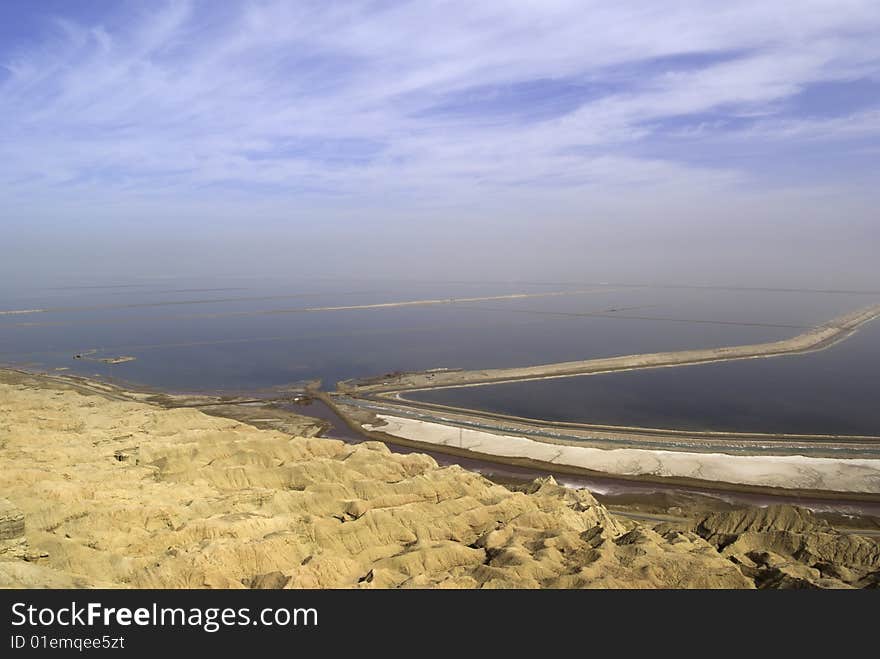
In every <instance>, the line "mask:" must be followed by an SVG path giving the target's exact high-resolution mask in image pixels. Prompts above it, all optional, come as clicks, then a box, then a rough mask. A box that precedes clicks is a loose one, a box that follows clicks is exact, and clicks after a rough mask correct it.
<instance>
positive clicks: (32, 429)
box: [0, 384, 880, 588]
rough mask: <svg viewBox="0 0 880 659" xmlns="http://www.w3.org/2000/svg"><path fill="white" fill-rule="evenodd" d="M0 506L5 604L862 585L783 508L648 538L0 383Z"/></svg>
mask: <svg viewBox="0 0 880 659" xmlns="http://www.w3.org/2000/svg"><path fill="white" fill-rule="evenodd" d="M0 497H2V498H3V499H5V500H2V499H0V586H6V587H15V586H25V587H27V586H42V587H62V586H85V587H89V586H105V585H106V586H120V587H172V588H194V587H319V586H324V587H397V586H403V587H426V586H431V587H434V586H438V587H478V586H486V587H731V588H732V587H753V586H755V585H759V586H768V585H769V586H787V585H814V586H847V585H856V586H860V585H870V584H873V583H876V582H877V580H878V576H877V575H880V553H878V551H877V543H876V542H874V541H872V540H868V539H864V538H859V537H856V536H846V535H842V534H839V533H837V532H835V531H833V530H832V529H830V528H826V527H823V526H821V525H819V524H817V523H815V520H812V519H811V518H810V516H809V514H808V513H806V512H803V511H799V510H797V509H792V508H785V509H783V510H782V511H781V512H778V513H777V512H774V513H773V514H772V515H770V519H769V521H768V519H766V518H765V517H766V515H765V517H760V515H758V516H755V515H753V518H749V517H748V515H749V514H751V513H749V512H748V511H745V512H742V513H738V512H734V513H725V514H726V515H728V517H724V516H723V515H722V516H721V517H718V516H717V515H716V516H714V517H712V518H707V519H705V520H703V521H702V522H701V525H699V526H694V527H693V528H690V529H687V528H673V527H668V526H667V527H662V528H661V527H658V528H657V529H656V530H654V529H650V528H647V527H643V526H638V525H636V524H635V523H634V522H627V523H623V522H621V521H618V520H617V519H615V518H613V517H612V516H611V515H609V514H608V512H607V511H606V510H605V509H604V508H603V507H602V506H600V505H599V504H597V503H596V501H595V499H593V497H592V496H591V495H590V494H589V493H588V492H586V491H584V490H578V491H575V490H567V489H564V488H561V487H559V486H557V485H556V484H555V483H554V482H552V480H548V481H542V482H536V483H535V484H534V486H533V487H532V488H531V492H530V493H525V492H514V491H511V490H508V489H506V488H505V487H502V486H500V485H496V484H493V483H491V482H490V481H488V480H486V479H485V478H483V477H481V476H479V475H477V474H474V473H470V472H467V471H464V470H462V469H460V468H458V467H448V468H438V466H437V465H436V463H435V462H434V461H433V459H431V458H430V457H427V456H424V455H419V454H407V455H400V454H391V453H390V452H389V451H388V449H387V448H386V447H385V446H384V445H382V444H379V443H375V442H368V443H365V444H360V445H355V446H353V445H347V444H344V443H342V442H340V441H335V440H327V439H319V438H297V437H292V436H290V435H287V434H284V433H282V432H278V431H274V430H259V429H257V428H254V427H253V426H250V425H246V424H244V423H241V422H238V421H234V420H230V419H226V418H217V417H212V416H208V415H205V414H203V413H201V412H199V411H196V410H192V409H176V410H165V409H161V408H159V407H155V406H152V405H148V404H144V403H138V402H129V401H124V400H111V399H108V398H106V397H103V396H98V395H82V394H81V393H78V392H75V391H70V390H57V389H46V388H40V387H38V386H36V385H34V384H0ZM22 516H23V522H24V525H23V527H22V524H21V521H22ZM731 516H732V517H731ZM768 534H769V535H768ZM768 538H769V539H768ZM737 543H739V544H737ZM731 547H734V549H730V548H731ZM808 550H809V551H808ZM795 556H797V557H799V559H795ZM804 557H806V558H804Z"/></svg>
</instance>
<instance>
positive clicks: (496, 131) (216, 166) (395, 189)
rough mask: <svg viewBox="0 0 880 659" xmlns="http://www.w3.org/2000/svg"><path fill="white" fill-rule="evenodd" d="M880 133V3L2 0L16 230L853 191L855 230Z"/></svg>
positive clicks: (846, 196) (8, 204)
mask: <svg viewBox="0 0 880 659" xmlns="http://www.w3.org/2000/svg"><path fill="white" fill-rule="evenodd" d="M661 5H662V6H661ZM878 155H880V3H878V2H876V1H875V0H834V1H826V2H819V1H811V0H797V1H790V0H776V1H774V2H766V1H760V2H749V1H744V2H736V3H717V2H664V3H657V2H653V1H646V2H635V1H629V2H613V3H609V2H587V1H579V2H555V1H541V2H522V1H521V2H509V3H505V2H491V1H490V2H481V3H472V2H429V1H426V2H413V3H408V2H392V1H377V2H345V3H326V2H293V1H289V2H271V1H265V2H260V1H253V2H240V3H235V2H228V3H227V2H224V3H218V2H205V1H198V0H193V1H190V2H187V1H181V2H166V3H163V2H133V1H128V2H125V1H123V2H113V1H95V2H87V1H85V0H81V1H77V2H67V1H64V0H51V1H49V0H44V1H42V2H34V1H28V0H4V1H3V2H2V3H0V205H2V207H3V208H5V209H6V210H5V211H0V212H3V213H5V214H6V216H7V221H8V222H9V223H10V226H12V225H13V223H15V226H17V227H19V228H20V230H21V231H23V232H24V231H26V230H33V227H35V226H41V227H43V228H45V227H46V226H51V227H61V228H65V227H67V228H69V227H77V228H78V229H82V228H83V227H89V226H92V223H101V222H103V223H105V225H106V226H113V225H114V223H115V225H116V226H137V225H139V224H142V223H143V222H145V221H146V220H147V218H150V217H153V218H157V217H162V218H166V221H168V222H171V221H173V222H176V223H184V224H185V225H186V226H189V227H195V226H202V225H204V224H206V223H213V224H214V225H217V226H220V225H223V224H224V222H225V223H227V224H229V223H235V222H237V221H240V220H241V219H242V216H243V214H247V215H248V217H249V218H251V220H250V221H252V222H255V223H256V224H257V225H261V226H262V225H265V226H270V225H271V226H276V227H277V226H284V225H287V224H290V223H295V222H306V221H310V222H314V221H323V222H327V223H329V224H331V225H332V224H333V223H334V222H336V223H340V222H341V223H343V224H342V225H339V224H337V225H333V226H337V228H339V227H340V226H342V227H343V228H348V227H349V226H350V227H351V228H354V229H357V226H359V225H358V224H357V223H360V225H361V226H370V227H372V228H373V229H376V228H382V227H383V226H384V225H383V224H382V222H384V221H386V220H387V221H388V222H391V223H392V224H393V223H394V222H397V223H398V224H396V225H393V226H395V227H398V228H399V227H400V226H405V225H406V226H408V224H407V223H410V222H423V223H431V226H432V227H433V228H432V229H430V230H433V231H435V233H436V231H437V229H436V223H437V222H441V221H442V222H454V221H455V220H453V219H450V218H453V217H455V218H459V219H460V218H467V222H468V225H467V226H469V227H473V226H474V223H476V224H478V225H480V224H481V223H484V226H481V227H477V229H476V232H477V233H479V232H480V231H485V232H486V233H487V234H488V233H491V231H495V230H496V229H497V228H498V227H499V226H507V225H505V224H504V223H505V222H509V223H510V225H509V226H512V227H514V226H516V222H526V223H527V222H529V221H538V220H539V219H540V218H545V219H546V218H548V217H550V216H552V223H555V224H554V225H553V226H554V227H555V229H554V230H555V231H560V232H562V231H565V232H570V231H571V230H572V228H573V227H580V228H581V229H583V230H584V231H587V230H588V229H589V227H596V230H597V231H598V232H599V233H600V234H601V232H602V231H605V232H606V233H607V232H608V231H610V230H611V228H613V227H614V226H617V227H619V226H621V222H625V223H627V226H632V227H642V226H644V225H646V224H656V223H662V222H664V221H668V220H669V218H670V217H671V216H675V217H676V218H683V217H686V218H687V221H686V224H687V223H690V224H688V226H692V224H693V223H696V222H708V223H711V222H712V221H713V220H712V219H711V217H710V216H711V215H713V213H710V212H709V209H712V208H715V209H718V207H719V203H718V202H719V200H720V201H721V204H720V206H722V207H723V209H727V210H728V211H730V209H734V208H735V209H739V211H738V213H739V216H742V215H743V214H745V215H749V216H754V217H757V216H758V215H760V216H761V217H762V218H769V220H768V221H777V220H778V221H779V222H780V223H783V224H784V223H786V222H790V221H791V217H790V216H791V215H798V216H804V218H805V219H804V221H805V222H807V224H809V223H810V222H813V223H819V224H821V223H822V222H828V221H830V220H829V218H833V217H834V216H835V215H834V213H832V212H831V210H830V209H837V210H838V211H840V210H841V209H845V211H846V213H848V214H849V215H850V216H851V217H852V218H855V219H854V220H853V221H854V222H856V224H860V226H862V227H863V228H862V229H861V233H859V234H858V237H859V238H860V239H864V238H865V236H869V237H876V232H874V231H873V230H872V229H871V227H873V215H872V213H873V208H874V207H875V204H876V202H877V201H878V200H877V199H876V192H875V190H876V184H877V182H878V181H877V171H878V169H880V168H878V165H880V158H878ZM817 209H824V210H822V211H821V212H820V210H817ZM730 212H733V211H730ZM823 212H824V214H823ZM786 213H787V216H786ZM784 216H785V217H784ZM168 218H171V219H168ZM340 218H341V219H340ZM380 218H381V219H380ZM414 218H415V219H414ZM502 218H508V219H502ZM461 221H464V220H461ZM548 221H550V220H548ZM682 221H684V220H682ZM717 221H718V222H719V223H722V224H730V222H731V221H732V220H731V216H730V213H726V212H721V213H719V214H718V219H717ZM756 221H757V220H756ZM761 221H764V220H761ZM126 223H128V224H126ZM389 226H392V225H389ZM28 227H29V228H30V229H28ZM585 227H586V228H585ZM864 227H868V228H867V229H865V228H864ZM866 232H867V233H866ZM413 235H414V236H416V235H418V232H414V233H413ZM579 235H583V236H586V235H587V234H586V233H581V234H579Z"/></svg>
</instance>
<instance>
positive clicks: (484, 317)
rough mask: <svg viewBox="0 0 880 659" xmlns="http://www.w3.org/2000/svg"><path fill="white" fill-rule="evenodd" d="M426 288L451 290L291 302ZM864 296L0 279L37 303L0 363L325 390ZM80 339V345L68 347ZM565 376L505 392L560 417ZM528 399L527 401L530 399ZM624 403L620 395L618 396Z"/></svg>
mask: <svg viewBox="0 0 880 659" xmlns="http://www.w3.org/2000/svg"><path fill="white" fill-rule="evenodd" d="M586 288H589V289H591V290H589V291H588V292H583V293H578V294H574V295H566V296H558V297H537V298H527V299H513V300H492V301H464V300H463V299H462V298H467V297H477V296H496V295H505V294H510V293H543V292H548V291H565V290H568V291H572V290H581V289H586ZM434 298H442V299H449V298H453V299H454V301H453V302H451V303H445V304H442V305H436V306H414V307H393V308H380V309H350V310H337V311H320V312H309V311H305V309H307V308H313V307H325V306H348V305H364V304H375V303H384V302H399V301H408V300H423V299H434ZM874 301H875V298H874V297H872V296H866V295H842V294H837V295H831V294H817V293H791V292H775V293H774V292H758V291H719V290H711V289H658V288H636V287H615V286H613V285H612V286H599V285H592V286H590V285H584V284H571V283H559V282H556V283H546V284H541V283H514V282H510V283H503V282H406V283H404V282H397V281H379V280H372V281H341V280H330V279H313V280H303V279H296V278H290V279H283V278H263V277H250V278H243V277H239V278H220V277H217V278H200V279H195V278H190V279H183V278H166V279H151V280H132V281H105V282H67V281H59V282H52V283H49V284H41V285H40V286H36V285H31V284H26V283H24V282H0V311H9V310H28V309H45V310H46V311H45V312H43V313H32V314H14V315H9V314H6V315H4V314H0V363H5V364H10V365H18V366H27V367H30V368H35V369H42V370H47V371H51V370H53V369H58V368H65V369H69V371H67V372H70V373H75V374H80V375H86V376H94V375H97V376H101V377H111V378H114V379H117V380H122V381H124V382H128V383H132V384H141V385H146V386H151V387H157V388H162V389H169V390H174V391H216V390H227V391H252V390H257V389H265V388H269V387H276V386H283V385H292V384H297V383H301V382H304V381H308V380H313V379H321V380H322V381H323V383H324V387H325V388H330V389H332V388H334V387H335V383H336V382H337V381H339V380H342V379H347V378H353V377H364V376H371V375H376V374H379V373H384V372H389V371H394V370H422V369H427V368H436V367H461V368H481V367H487V368H488V367H503V366H518V365H529V364H536V363H544V362H555V361H566V360H576V359H585V358H591V357H604V356H611V355H621V354H629V353H635V352H654V351H662V350H678V349H686V348H700V347H717V346H723V345H732V344H737V343H754V342H759V341H769V340H775V339H780V338H785V337H788V336H792V335H794V334H797V333H799V332H801V331H802V330H803V328H805V327H808V326H811V325H815V324H817V323H820V322H822V321H824V320H827V319H829V318H831V317H833V316H836V315H839V314H840V313H843V312H846V311H849V310H852V309H854V308H858V307H861V306H864V305H866V304H869V303H871V302H874ZM88 351H95V352H94V353H91V354H85V356H86V359H74V355H75V354H84V353H88ZM828 354H831V352H830V351H829V353H828ZM834 354H837V353H834ZM118 355H131V356H133V357H135V358H136V360H135V361H132V362H128V363H124V364H117V365H107V364H103V363H101V362H99V361H95V360H96V359H98V358H101V357H114V356H118ZM559 382H560V383H563V382H564V383H569V384H571V383H572V381H571V380H568V381H559ZM640 382H641V380H640ZM541 386H545V385H541ZM546 386H551V385H546ZM552 386H556V385H552ZM558 386H560V387H564V386H566V385H565V384H559V385H558ZM632 386H633V387H635V388H634V389H631V388H630V386H629V385H627V386H624V387H622V388H619V389H620V390H619V392H618V391H615V392H614V396H617V395H618V393H619V395H620V396H621V400H624V401H632V400H642V399H643V398H644V397H645V396H648V394H644V396H643V393H642V391H641V386H642V385H641V384H639V385H632ZM579 387H580V385H577V386H573V387H572V389H570V390H569V391H570V392H571V393H569V394H566V396H565V397H564V398H565V400H568V403H567V404H565V405H564V406H562V407H558V406H557V407H555V408H554V407H553V406H552V401H555V400H560V398H559V396H558V395H557V394H553V395H547V396H537V397H535V395H533V394H531V393H525V394H523V395H522V396H518V395H517V394H510V396H511V398H510V405H511V406H513V407H515V408H516V409H518V410H524V409H528V410H529V411H530V412H534V413H535V415H537V416H543V417H547V416H553V415H554V414H558V415H563V416H564V415H565V414H569V415H575V416H576V415H577V414H579V413H581V412H582V410H583V399H582V398H581V397H580V394H579V393H576V392H579V391H580V388H579ZM854 389H857V387H855V388H854ZM477 391H478V390H473V391H472V392H470V393H468V394H466V395H467V396H471V395H472V394H473V393H474V392H477ZM529 391H531V390H529ZM777 393H779V392H777ZM853 395H856V396H857V395H858V394H857V393H853ZM507 396H508V394H506V393H505V394H504V397H505V398H506V397H507ZM532 399H534V400H536V401H539V404H537V405H536V406H531V407H530V406H529V404H528V403H527V401H529V400H532ZM517 401H520V402H517ZM522 401H526V402H525V403H523V402H522ZM468 402H469V403H470V402H472V401H471V400H470V399H469V401H468ZM524 405H525V407H524ZM624 406H625V407H626V408H627V409H629V408H630V407H631V405H630V403H629V402H627V403H625V405H624ZM563 408H564V409H563ZM602 408H603V409H609V408H608V407H607V406H605V405H603V406H602ZM591 409H594V408H591ZM829 414H832V415H833V414H834V413H833V412H830V413H829ZM612 416H613V415H612ZM624 416H625V415H624ZM837 416H838V417H840V416H842V415H841V414H838V415H837Z"/></svg>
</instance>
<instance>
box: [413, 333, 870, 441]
mask: <svg viewBox="0 0 880 659" xmlns="http://www.w3.org/2000/svg"><path fill="white" fill-rule="evenodd" d="M408 397H409V398H412V399H415V400H422V401H428V402H434V403H441V404H445V405H453V406H460V407H470V408H474V409H480V410H486V411H491V412H498V413H503V414H512V415H516V416H524V417H531V418H540V419H546V420H553V421H570V422H582V423H596V424H608V425H628V426H643V427H652V428H679V429H688V430H727V431H746V432H748V431H752V432H781V433H805V434H812V433H827V434H851V435H880V320H878V321H874V322H872V323H869V324H868V325H865V326H863V328H862V329H861V331H860V332H858V333H857V334H856V335H854V336H853V337H851V338H849V339H848V340H846V341H844V342H842V343H838V344H836V345H834V346H832V347H830V348H828V349H826V350H823V351H818V352H813V353H807V354H803V355H789V356H784V357H774V358H769V359H748V360H742V361H732V362H718V363H714V364H701V365H693V366H680V367H673V368H658V369H646V370H637V371H623V372H620V373H609V374H602V375H592V376H578V377H572V378H559V379H553V380H538V381H532V382H516V383H507V384H498V385H486V386H479V387H462V388H455V389H440V390H435V391H425V392H414V393H412V394H408Z"/></svg>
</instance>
